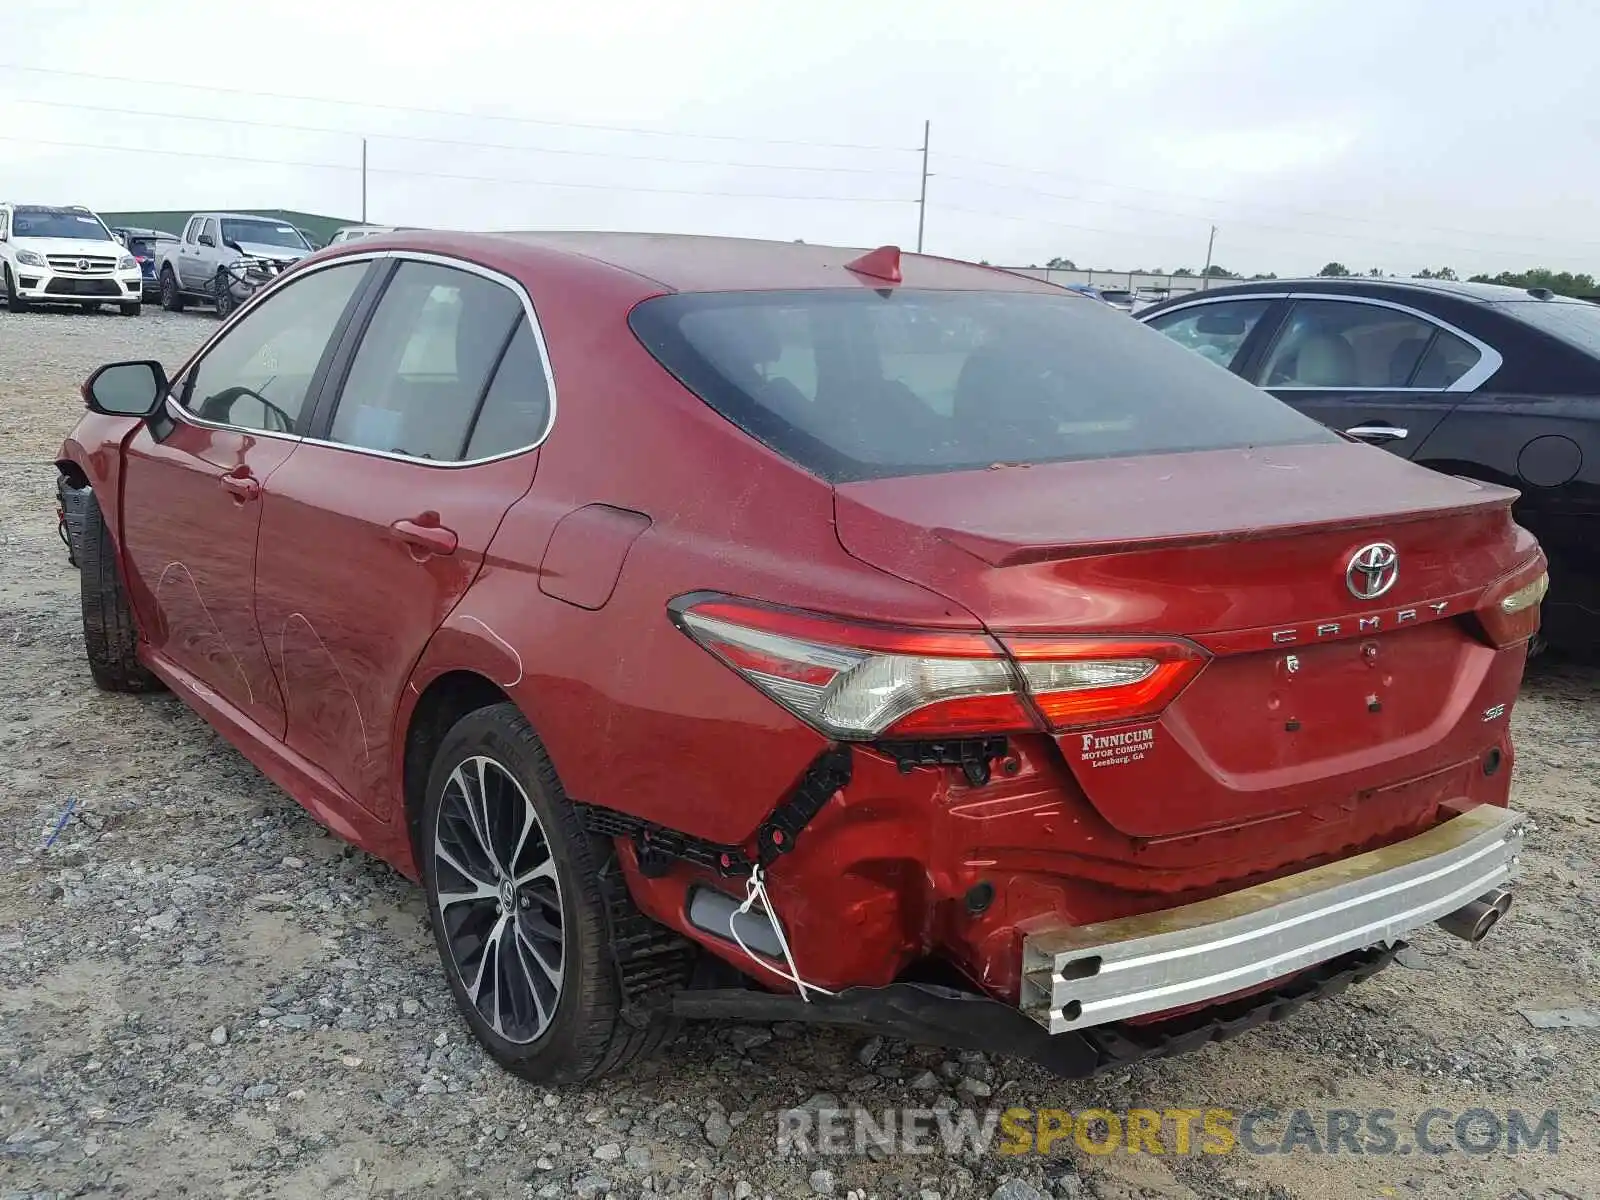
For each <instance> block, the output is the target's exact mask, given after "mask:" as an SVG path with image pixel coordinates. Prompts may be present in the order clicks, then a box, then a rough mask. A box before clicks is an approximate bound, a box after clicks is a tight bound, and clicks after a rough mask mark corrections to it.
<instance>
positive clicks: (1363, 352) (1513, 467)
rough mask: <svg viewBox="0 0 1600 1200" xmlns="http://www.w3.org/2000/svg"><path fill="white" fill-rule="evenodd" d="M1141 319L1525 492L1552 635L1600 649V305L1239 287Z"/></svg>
mask: <svg viewBox="0 0 1600 1200" xmlns="http://www.w3.org/2000/svg"><path fill="white" fill-rule="evenodd" d="M1137 319H1138V320H1140V321H1143V322H1145V323H1146V324H1147V325H1150V326H1152V327H1153V328H1155V329H1158V330H1160V331H1161V332H1162V333H1164V334H1166V335H1167V336H1168V337H1170V338H1172V339H1174V340H1175V341H1178V342H1180V343H1182V344H1183V345H1185V346H1189V347H1190V348H1192V349H1193V350H1195V351H1196V352H1197V353H1199V354H1201V355H1204V356H1205V357H1206V358H1208V359H1210V360H1211V361H1212V362H1215V363H1217V364H1218V365H1220V366H1223V367H1226V368H1228V369H1229V370H1231V371H1232V372H1234V374H1236V375H1241V376H1243V377H1244V378H1245V379H1248V380H1250V381H1251V382H1252V383H1255V384H1258V385H1259V386H1261V387H1264V388H1266V389H1267V390H1269V391H1270V392H1272V394H1273V395H1275V396H1277V397H1278V398H1279V399H1280V400H1284V401H1286V402H1287V403H1289V404H1292V405H1294V407H1295V408H1298V409H1299V410H1300V411H1301V412H1303V413H1305V414H1306V415H1308V416H1311V417H1315V418H1316V419H1317V420H1319V421H1321V422H1323V423H1324V424H1326V425H1329V426H1332V427H1333V428H1335V429H1339V430H1343V431H1344V432H1345V433H1347V434H1350V435H1352V436H1354V437H1358V438H1362V439H1364V440H1366V441H1369V442H1373V443H1376V444H1378V445H1382V446H1384V447H1386V448H1387V449H1389V450H1392V451H1394V452H1395V453H1396V454H1401V455H1404V456H1405V457H1406V458H1410V459H1413V460H1414V461H1416V462H1419V463H1422V464H1424V465H1426V466H1430V467H1433V468H1435V469H1437V470H1440V471H1448V472H1449V473H1451V474H1453V475H1466V476H1470V477H1471V478H1474V479H1481V480H1484V481H1486V482H1490V483H1498V484H1504V485H1505V486H1507V487H1513V488H1516V489H1517V490H1518V491H1520V492H1521V493H1522V495H1521V498H1520V499H1519V500H1518V501H1517V505H1516V508H1515V512H1516V516H1517V520H1518V521H1519V522H1520V523H1521V524H1522V525H1524V526H1525V527H1526V528H1527V529H1529V530H1530V531H1532V533H1533V534H1534V535H1535V536H1536V537H1537V538H1538V539H1539V540H1540V542H1541V543H1543V545H1544V548H1545V552H1546V554H1548V555H1549V558H1550V584H1551V586H1550V595H1549V598H1548V599H1547V600H1546V601H1545V605H1544V636H1545V638H1546V640H1547V641H1548V642H1549V643H1550V644H1551V645H1552V646H1554V647H1557V648H1560V649H1564V650H1567V651H1570V652H1573V653H1578V654H1584V655H1594V654H1596V653H1600V306H1596V305H1594V304H1590V303H1588V302H1586V301H1583V300H1573V299H1568V298H1566V297H1562V296H1557V295H1554V294H1553V293H1551V292H1548V291H1545V290H1543V289H1533V290H1531V291H1524V290H1520V289H1517V288H1509V287H1498V286H1495V285H1492V284H1476V283H1455V282H1445V281H1440V280H1404V281H1402V280H1390V279H1353V278H1352V279H1308V280H1281V279H1275V280H1272V281H1270V282H1257V283H1247V284H1236V285H1233V286H1230V287H1220V288H1213V289H1211V290H1209V291H1206V292H1204V293H1202V294H1199V295H1190V296H1183V297H1176V298H1174V299H1171V300H1166V301H1163V302H1162V303H1160V304H1155V305H1152V306H1151V307H1149V308H1147V309H1144V310H1143V311H1141V312H1140V313H1139V314H1138V317H1137Z"/></svg>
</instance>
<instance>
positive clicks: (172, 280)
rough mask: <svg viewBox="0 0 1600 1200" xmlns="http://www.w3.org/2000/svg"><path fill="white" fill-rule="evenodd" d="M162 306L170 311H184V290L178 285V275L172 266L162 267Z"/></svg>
mask: <svg viewBox="0 0 1600 1200" xmlns="http://www.w3.org/2000/svg"><path fill="white" fill-rule="evenodd" d="M161 307H162V308H164V309H166V310H167V311H168V312H182V311H183V292H182V291H181V290H180V289H179V287H178V277H177V276H176V275H174V274H173V273H172V268H171V267H170V266H166V267H162V268H161Z"/></svg>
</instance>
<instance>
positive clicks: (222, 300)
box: [156, 212, 312, 317]
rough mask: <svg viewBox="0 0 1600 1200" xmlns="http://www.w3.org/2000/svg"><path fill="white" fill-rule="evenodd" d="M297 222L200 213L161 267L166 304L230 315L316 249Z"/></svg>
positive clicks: (166, 249)
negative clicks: (209, 307)
mask: <svg viewBox="0 0 1600 1200" xmlns="http://www.w3.org/2000/svg"><path fill="white" fill-rule="evenodd" d="M311 249H312V248H311V245H310V243H308V242H307V241H306V239H305V237H304V236H303V235H302V234H301V233H300V231H299V230H298V229H296V228H295V227H294V226H293V225H291V224H289V223H288V222H287V221H279V220H276V219H275V218H272V217H261V216H251V215H249V214H246V213H225V212H203V213H195V214H194V216H192V217H190V218H189V223H188V224H187V225H185V226H184V227H183V235H182V236H181V237H180V238H179V239H178V240H177V241H176V242H168V243H165V244H164V246H163V248H162V250H161V260H160V263H159V264H158V265H157V268H156V281H157V284H158V286H159V287H160V289H161V307H162V308H164V309H166V310H167V311H168V312H181V311H182V310H183V308H184V307H185V306H186V305H188V304H190V303H192V302H195V301H198V302H200V303H204V304H211V305H214V306H215V307H216V310H217V316H219V317H226V316H227V315H228V314H229V313H230V312H232V311H233V310H234V309H235V308H237V307H238V306H239V305H240V304H241V303H243V302H244V301H245V300H248V299H249V298H250V296H251V295H252V294H253V293H254V292H255V290H256V289H257V288H259V287H261V286H262V285H263V284H265V283H267V282H269V281H270V280H272V279H273V278H275V277H276V276H277V275H278V274H279V273H281V272H282V271H284V270H287V269H288V268H289V267H290V266H292V265H293V264H294V263H297V262H299V261H300V260H301V259H302V258H304V257H305V256H306V255H308V254H310V253H311Z"/></svg>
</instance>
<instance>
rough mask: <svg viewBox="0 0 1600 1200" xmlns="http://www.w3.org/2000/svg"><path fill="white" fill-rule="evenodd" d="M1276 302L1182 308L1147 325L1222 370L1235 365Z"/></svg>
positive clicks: (1229, 302)
mask: <svg viewBox="0 0 1600 1200" xmlns="http://www.w3.org/2000/svg"><path fill="white" fill-rule="evenodd" d="M1272 305H1273V301H1272V300H1271V299H1269V298H1265V297H1263V298H1261V299H1259V300H1219V301H1217V302H1216V303H1213V304H1198V305H1196V306H1195V307H1193V308H1180V309H1177V310H1176V311H1174V312H1170V313H1162V314H1161V315H1160V316H1158V317H1153V318H1151V319H1150V320H1149V321H1148V322H1146V324H1148V325H1149V326H1150V327H1151V328H1152V329H1159V330H1160V331H1161V332H1162V333H1164V334H1166V335H1167V336H1168V337H1169V338H1171V339H1172V340H1173V341H1175V342H1177V343H1178V345H1180V346H1186V347H1188V348H1189V349H1190V350H1193V351H1194V352H1195V353H1196V354H1198V355H1200V357H1201V358H1204V359H1206V360H1207V361H1209V362H1214V363H1216V364H1217V365H1218V366H1219V367H1228V366H1232V365H1233V360H1234V359H1235V358H1237V357H1238V355H1239V351H1240V350H1241V349H1242V348H1243V347H1244V343H1245V339H1246V338H1248V337H1249V336H1250V332H1251V330H1253V329H1254V328H1255V327H1256V322H1258V321H1259V320H1261V318H1262V317H1263V316H1265V315H1266V311H1267V309H1269V308H1271V307H1272Z"/></svg>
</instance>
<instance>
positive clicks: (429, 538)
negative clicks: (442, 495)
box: [389, 509, 459, 554]
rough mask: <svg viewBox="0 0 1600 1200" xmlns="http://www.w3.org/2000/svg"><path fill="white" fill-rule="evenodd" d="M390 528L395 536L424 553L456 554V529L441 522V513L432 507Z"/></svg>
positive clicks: (457, 540) (402, 519) (457, 541)
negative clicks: (448, 527)
mask: <svg viewBox="0 0 1600 1200" xmlns="http://www.w3.org/2000/svg"><path fill="white" fill-rule="evenodd" d="M389 528H390V530H392V531H393V533H394V536H395V537H397V538H399V539H400V540H401V541H402V542H404V543H405V544H406V545H408V546H410V547H411V548H412V549H413V550H420V551H422V552H423V553H424V554H454V553H455V552H456V546H457V544H458V543H459V539H458V538H457V537H456V531H455V530H454V529H446V528H445V527H444V526H443V525H441V524H439V514H438V513H436V512H434V511H433V510H432V509H429V510H428V511H427V512H424V513H418V514H417V515H416V516H414V517H403V518H401V519H400V520H398V521H396V522H395V523H394V524H392V525H390V526H389Z"/></svg>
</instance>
